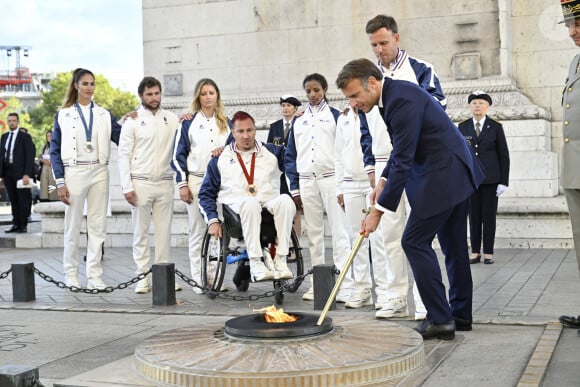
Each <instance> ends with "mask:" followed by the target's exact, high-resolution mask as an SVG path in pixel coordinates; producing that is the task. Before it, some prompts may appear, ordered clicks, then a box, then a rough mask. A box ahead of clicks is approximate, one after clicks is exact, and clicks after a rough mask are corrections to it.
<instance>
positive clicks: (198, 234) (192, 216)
mask: <svg viewBox="0 0 580 387" xmlns="http://www.w3.org/2000/svg"><path fill="white" fill-rule="evenodd" d="M202 181H203V177H200V176H194V175H189V177H188V179H187V185H188V187H189V190H190V191H191V196H192V197H193V201H192V202H191V204H187V205H186V207H187V215H188V232H189V265H190V268H191V278H193V279H194V280H195V281H196V282H198V283H201V282H200V281H201V244H202V242H203V236H204V234H205V230H206V228H207V226H206V224H205V220H204V219H203V216H202V215H201V212H200V211H199V198H198V194H199V187H201V182H202Z"/></svg>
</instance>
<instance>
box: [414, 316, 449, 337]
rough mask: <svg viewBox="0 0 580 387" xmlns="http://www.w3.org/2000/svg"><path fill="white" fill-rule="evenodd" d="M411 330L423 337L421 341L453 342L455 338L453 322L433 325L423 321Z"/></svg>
mask: <svg viewBox="0 0 580 387" xmlns="http://www.w3.org/2000/svg"><path fill="white" fill-rule="evenodd" d="M413 329H415V330H416V331H417V332H419V333H420V334H421V336H423V340H429V339H439V340H453V339H454V338H455V321H453V320H451V321H449V322H448V323H445V324H433V323H432V322H431V321H429V320H423V322H422V323H421V324H419V325H418V326H416V327H415V328H413Z"/></svg>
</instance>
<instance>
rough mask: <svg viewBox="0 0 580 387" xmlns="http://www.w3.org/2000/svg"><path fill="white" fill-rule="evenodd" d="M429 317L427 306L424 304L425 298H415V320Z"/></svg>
mask: <svg viewBox="0 0 580 387" xmlns="http://www.w3.org/2000/svg"><path fill="white" fill-rule="evenodd" d="M426 318H427V308H425V304H423V300H421V298H420V297H418V299H415V320H417V321H418V320H425V319H426Z"/></svg>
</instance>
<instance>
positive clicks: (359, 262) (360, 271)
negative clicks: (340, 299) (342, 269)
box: [342, 180, 372, 290]
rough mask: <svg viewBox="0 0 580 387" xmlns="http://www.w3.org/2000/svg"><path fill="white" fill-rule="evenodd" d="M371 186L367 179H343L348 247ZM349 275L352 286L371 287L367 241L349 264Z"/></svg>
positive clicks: (358, 226)
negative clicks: (351, 279) (350, 264)
mask: <svg viewBox="0 0 580 387" xmlns="http://www.w3.org/2000/svg"><path fill="white" fill-rule="evenodd" d="M371 191H372V188H371V187H370V185H369V181H368V180H365V181H343V182H342V195H343V200H344V208H345V213H346V224H347V226H348V232H349V234H350V235H349V237H350V238H349V241H350V248H351V249H352V247H353V246H354V243H355V240H356V239H357V237H358V235H359V233H360V229H361V224H362V221H363V219H364V218H365V214H364V213H363V211H364V210H365V209H367V208H368V195H369V194H370V193H371ZM351 276H352V278H353V280H354V288H355V289H357V290H364V289H369V290H370V289H371V288H372V280H371V263H370V260H369V242H368V241H364V242H363V244H362V245H361V247H360V249H359V251H358V253H357V254H356V256H355V257H354V260H353V262H352V266H351Z"/></svg>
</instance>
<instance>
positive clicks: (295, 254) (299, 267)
mask: <svg viewBox="0 0 580 387" xmlns="http://www.w3.org/2000/svg"><path fill="white" fill-rule="evenodd" d="M287 260H288V268H289V269H290V270H291V271H292V274H293V275H294V278H293V279H290V280H282V284H283V285H284V284H286V283H292V282H293V281H294V279H296V277H299V276H301V275H303V274H304V261H303V260H302V248H301V247H300V242H299V241H298V235H297V234H296V232H295V231H294V229H292V233H291V234H290V254H289V255H288V259H287ZM296 290H298V289H291V290H289V291H290V292H292V293H294V292H295V291H296ZM280 304H281V302H280Z"/></svg>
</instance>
